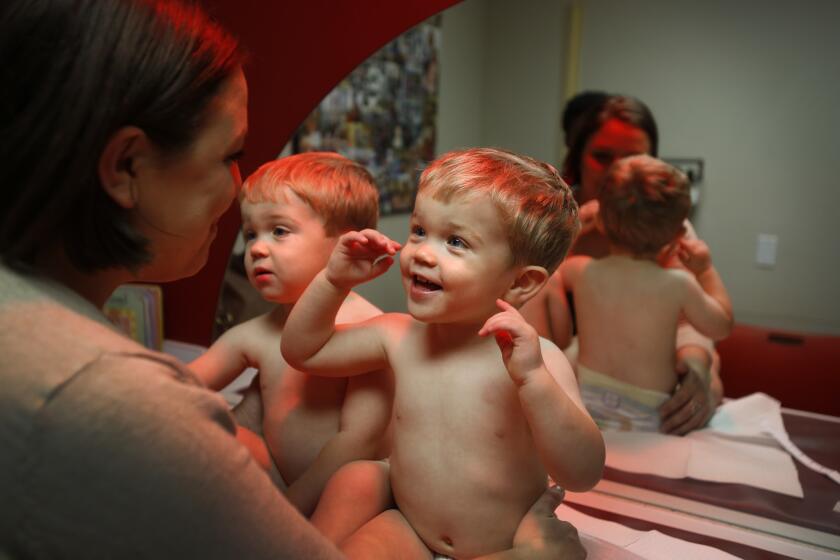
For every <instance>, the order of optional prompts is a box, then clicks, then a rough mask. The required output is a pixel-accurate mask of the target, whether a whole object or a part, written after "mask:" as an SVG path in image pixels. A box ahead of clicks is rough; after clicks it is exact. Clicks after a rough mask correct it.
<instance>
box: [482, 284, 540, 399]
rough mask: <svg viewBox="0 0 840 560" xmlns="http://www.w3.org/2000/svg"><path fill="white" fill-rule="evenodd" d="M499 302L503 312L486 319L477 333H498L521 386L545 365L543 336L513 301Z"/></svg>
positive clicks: (513, 375) (511, 371)
mask: <svg viewBox="0 0 840 560" xmlns="http://www.w3.org/2000/svg"><path fill="white" fill-rule="evenodd" d="M496 305H498V306H499V309H501V310H502V311H501V312H499V313H496V314H495V315H493V316H492V317H490V318H489V319H487V321H486V322H485V323H484V326H482V327H481V329H480V330H479V331H478V334H479V336H487V335H489V334H492V335H495V337H496V343H497V344H498V345H499V349H500V350H501V351H502V360H503V361H504V362H505V367H506V368H507V370H508V373H509V374H510V377H511V379H513V382H514V383H516V384H517V385H521V384H522V383H524V382H525V380H526V378H527V377H528V375H529V374H530V373H531V372H533V371H535V370H537V369H539V368H541V367H542V366H543V359H542V351H541V350H540V337H539V335H538V334H537V331H536V330H535V329H534V327H532V326H531V325H530V324H528V322H527V321H525V319H524V318H523V317H522V315H520V314H519V311H517V310H516V308H515V307H513V306H512V305H511V304H509V303H508V302H506V301H504V300H501V299H497V300H496Z"/></svg>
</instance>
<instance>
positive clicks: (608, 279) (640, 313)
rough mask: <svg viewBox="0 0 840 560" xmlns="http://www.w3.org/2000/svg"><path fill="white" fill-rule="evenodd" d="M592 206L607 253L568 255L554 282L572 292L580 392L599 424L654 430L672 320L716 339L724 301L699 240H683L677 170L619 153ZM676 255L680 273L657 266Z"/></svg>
mask: <svg viewBox="0 0 840 560" xmlns="http://www.w3.org/2000/svg"><path fill="white" fill-rule="evenodd" d="M598 202H599V213H598V216H597V217H596V220H597V222H596V224H597V227H599V228H601V230H602V231H603V232H604V235H605V236H606V238H607V240H608V243H609V255H608V256H606V257H604V258H601V259H593V258H591V257H586V256H571V257H569V258H568V259H566V260H565V261H564V262H563V264H562V265H561V266H560V269H559V273H558V274H555V276H554V278H553V281H558V280H562V284H563V287H560V288H556V287H555V288H554V289H555V290H556V291H557V293H561V294H562V293H565V291H566V290H567V289H570V290H571V291H572V293H573V296H574V302H575V310H576V319H577V321H576V322H577V328H578V341H579V353H578V365H577V374H578V381H579V383H580V388H581V394H582V396H583V400H584V402H585V403H586V406H587V408H588V409H589V412H590V413H591V414H592V417H593V418H594V419H595V421H596V422H597V423H598V424H599V425H600V426H601V427H602V428H613V429H624V430H630V429H632V430H645V431H657V430H658V429H659V412H658V408H659V406H660V405H661V404H662V403H663V402H665V401H666V400H667V399H668V398H669V395H670V393H671V392H672V391H673V390H674V389H675V386H676V384H677V373H676V368H675V364H676V356H675V349H674V339H675V336H676V332H677V327H678V324H679V322H680V320H681V319H684V320H686V321H688V322H689V323H690V324H691V325H692V326H694V328H696V329H697V331H699V332H700V333H701V334H704V335H706V336H708V337H710V338H712V339H715V340H718V339H721V338H723V337H725V336H727V335H728V334H729V332H730V330H731V327H732V305H731V303H730V300H729V295H728V294H727V292H726V288H725V287H724V285H723V282H722V281H721V278H720V276H719V275H718V273H717V271H716V270H715V268H714V266H712V262H711V257H710V255H709V250H708V247H707V246H706V244H705V243H703V242H702V241H700V240H699V239H691V240H688V239H686V238H684V237H683V234H684V232H685V227H684V225H683V223H684V221H685V219H686V217H687V216H688V212H689V209H690V207H691V199H690V196H689V183H688V179H687V178H686V176H685V175H684V174H683V173H682V172H680V171H679V170H677V169H675V168H673V167H672V166H670V165H668V164H666V163H665V162H663V161H661V160H658V159H656V158H653V157H650V156H647V155H639V156H632V157H628V158H624V159H621V160H619V161H617V162H616V163H614V164H613V165H612V166H611V168H610V170H609V171H608V173H607V175H606V176H605V179H604V184H603V185H602V186H601V190H600V192H599V194H598ZM675 254H676V255H677V256H678V257H679V259H680V260H681V261H682V263H683V264H684V265H685V267H686V269H687V270H682V269H677V268H664V267H663V266H662V264H663V263H665V262H667V261H669V260H670V259H671V258H672V257H673V256H674V255H675ZM563 303H565V302H563ZM559 307H560V308H559V309H553V310H552V314H556V315H561V314H562V312H563V309H562V307H564V306H563V305H561V306H559Z"/></svg>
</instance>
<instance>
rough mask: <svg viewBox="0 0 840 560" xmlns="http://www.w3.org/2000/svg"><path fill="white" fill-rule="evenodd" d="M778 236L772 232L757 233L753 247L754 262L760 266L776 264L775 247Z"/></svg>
mask: <svg viewBox="0 0 840 560" xmlns="http://www.w3.org/2000/svg"><path fill="white" fill-rule="evenodd" d="M778 245H779V236H778V235H775V234H772V233H759V234H758V242H757V243H756V247H755V264H757V265H758V266H759V267H761V268H773V267H774V266H776V248H777V247H778Z"/></svg>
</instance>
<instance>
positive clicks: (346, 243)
mask: <svg viewBox="0 0 840 560" xmlns="http://www.w3.org/2000/svg"><path fill="white" fill-rule="evenodd" d="M400 247H401V246H400V244H399V243H397V242H396V241H392V240H391V239H389V238H388V237H386V236H385V235H382V234H381V233H379V232H378V231H376V230H374V229H365V230H362V231H351V232H348V233H345V234H344V235H342V236H341V237H340V238H339V240H338V244H337V245H336V246H335V249H334V250H333V252H332V255H331V256H330V260H329V262H327V269H326V270H327V280H329V281H330V282H331V283H332V284H333V285H334V286H336V287H337V288H342V289H350V288H352V287H353V286H355V285H357V284H361V283H362V282H366V281H368V280H372V279H374V278H376V277H377V276H379V275H380V274H382V273H384V272H385V271H386V270H388V269H389V268H390V267H391V265H392V264H393V262H394V258H393V256H394V255H395V254H396V253H397V251H399V250H400ZM383 255H384V257H383ZM380 257H383V258H380Z"/></svg>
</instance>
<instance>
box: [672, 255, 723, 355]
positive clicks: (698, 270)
mask: <svg viewBox="0 0 840 560" xmlns="http://www.w3.org/2000/svg"><path fill="white" fill-rule="evenodd" d="M678 254H679V257H680V260H681V261H682V263H683V264H684V265H685V267H686V268H687V269H688V270H689V271H691V273H692V274H694V277H695V278H696V280H697V284H699V286H697V284H694V283H690V284H689V289H688V295H687V301H686V303H685V305H684V306H683V312H684V313H685V317H686V319H688V322H689V323H691V324H692V325H694V327H695V328H697V330H698V331H700V332H701V333H703V334H705V335H706V336H709V337H711V338H713V339H716V340H719V339H721V338H725V337H727V336H728V335H729V333H730V331H731V330H732V322H733V318H732V302H731V301H730V299H729V293H728V292H727V291H726V287H725V286H724V285H723V280H721V278H720V275H719V274H718V272H717V270H716V269H715V267H714V266H712V258H711V255H710V254H709V247H708V246H707V245H706V244H705V243H704V242H703V241H701V240H699V239H681V240H680V248H679V253H678ZM698 288H701V289H698Z"/></svg>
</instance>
